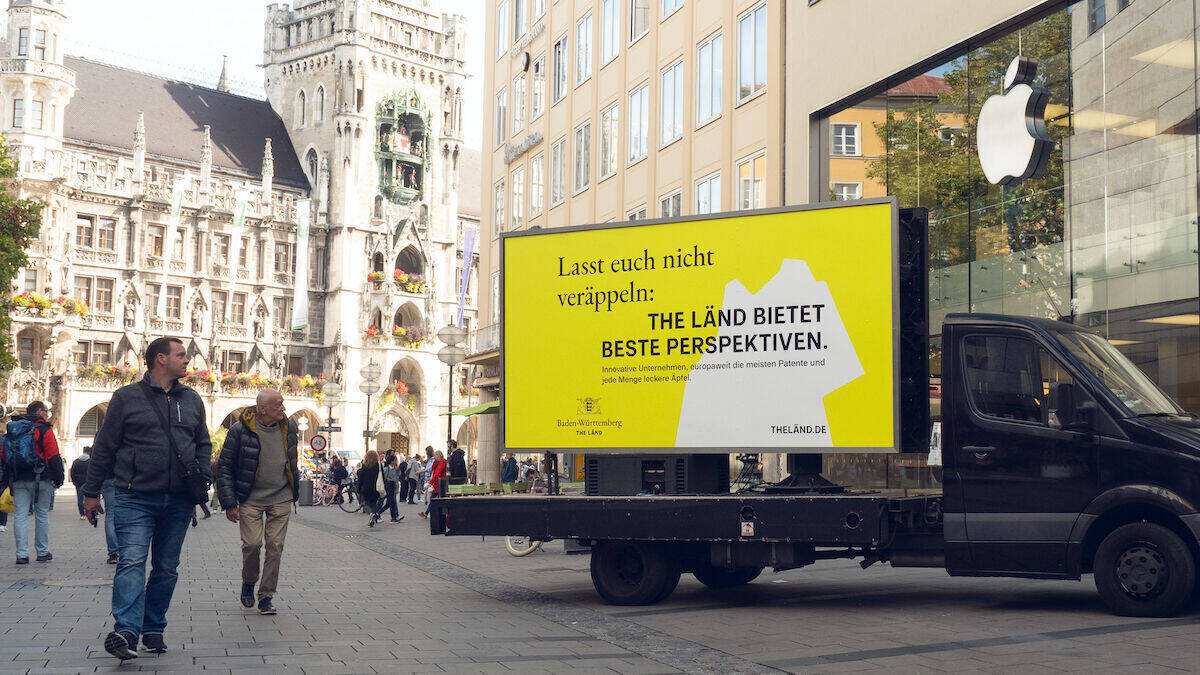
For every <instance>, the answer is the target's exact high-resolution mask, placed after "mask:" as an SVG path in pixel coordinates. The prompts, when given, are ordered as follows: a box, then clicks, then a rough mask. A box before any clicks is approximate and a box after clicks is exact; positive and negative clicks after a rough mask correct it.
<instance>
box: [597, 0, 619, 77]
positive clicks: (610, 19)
mask: <svg viewBox="0 0 1200 675" xmlns="http://www.w3.org/2000/svg"><path fill="white" fill-rule="evenodd" d="M620 51H621V5H620V4H619V2H618V0H604V1H603V2H601V3H600V65H601V66H603V65H604V64H606V63H608V62H609V61H612V60H613V59H615V58H617V54H618V53H620Z"/></svg>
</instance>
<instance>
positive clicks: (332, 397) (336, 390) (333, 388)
mask: <svg viewBox="0 0 1200 675" xmlns="http://www.w3.org/2000/svg"><path fill="white" fill-rule="evenodd" d="M321 392H322V393H324V394H325V405H326V406H328V408H329V417H328V418H327V419H326V420H325V425H326V426H328V427H329V428H331V429H332V428H333V421H334V420H333V406H335V405H337V404H338V403H340V401H339V400H338V395H339V394H341V393H342V385H340V384H338V383H337V382H334V381H333V380H329V381H328V382H326V383H325V384H323V385H321ZM332 446H333V432H332V431H330V432H329V447H330V448H332ZM326 456H328V455H326Z"/></svg>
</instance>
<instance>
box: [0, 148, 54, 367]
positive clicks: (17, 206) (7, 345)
mask: <svg viewBox="0 0 1200 675" xmlns="http://www.w3.org/2000/svg"><path fill="white" fill-rule="evenodd" d="M16 176H17V162H16V161H15V160H14V159H13V158H12V157H10V156H9V152H8V142H7V141H6V140H5V139H4V138H3V137H0V373H6V372H8V371H9V370H12V369H13V367H15V366H16V365H17V359H16V356H14V354H13V351H12V335H11V334H10V332H11V330H12V310H13V304H12V298H11V297H10V294H9V293H8V291H9V290H10V289H11V288H12V281H13V279H14V278H15V277H16V276H17V273H18V272H19V271H20V270H21V268H22V267H25V265H27V264H28V263H29V258H28V256H27V255H26V253H25V251H26V249H27V248H28V247H29V245H30V244H31V243H32V242H34V241H36V240H37V237H38V232H39V231H40V230H41V227H42V209H43V208H44V207H45V204H43V203H42V202H40V201H38V200H36V199H17V198H15V197H13V196H12V194H10V191H14V190H15V189H16V181H15V180H14V179H15V178H16Z"/></svg>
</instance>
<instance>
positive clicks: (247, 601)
mask: <svg viewBox="0 0 1200 675" xmlns="http://www.w3.org/2000/svg"><path fill="white" fill-rule="evenodd" d="M238 599H239V600H241V601H242V607H245V608H246V609H250V608H251V607H253V606H254V584H246V583H243V584H242V596H241V597H240V598H238Z"/></svg>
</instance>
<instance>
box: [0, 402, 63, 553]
mask: <svg viewBox="0 0 1200 675" xmlns="http://www.w3.org/2000/svg"><path fill="white" fill-rule="evenodd" d="M48 416H49V411H48V410H47V409H46V404H45V403H42V402H41V401H34V402H32V403H30V404H29V406H28V407H26V408H25V414H24V415H17V416H16V417H13V418H12V421H11V422H9V423H8V427H7V431H8V433H7V434H5V435H4V436H3V438H0V473H2V474H3V479H2V480H0V484H7V485H8V486H9V489H10V490H12V497H13V507H14V510H13V536H14V537H15V538H16V544H17V551H16V553H17V564H18V565H27V564H29V515H30V511H31V510H32V512H33V518H34V528H35V530H34V538H33V545H34V549H35V550H36V551H37V561H38V562H50V561H51V560H53V559H54V556H53V555H51V554H50V507H51V506H53V499H54V491H55V490H56V489H58V488H60V487H62V484H63V478H64V476H63V473H64V468H65V467H64V466H63V459H62V455H60V454H58V439H56V438H55V437H54V430H53V429H51V428H50V422H48V421H47V420H46V418H47V417H48Z"/></svg>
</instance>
